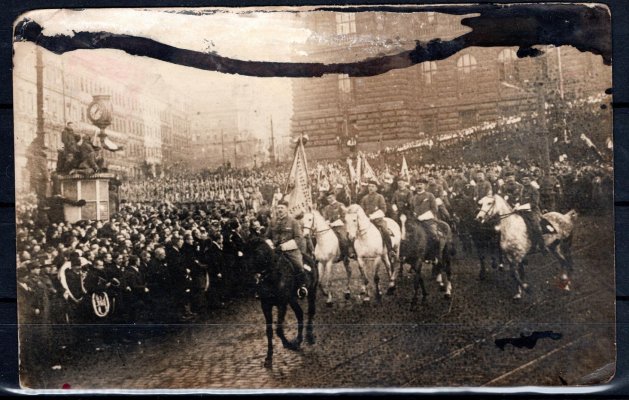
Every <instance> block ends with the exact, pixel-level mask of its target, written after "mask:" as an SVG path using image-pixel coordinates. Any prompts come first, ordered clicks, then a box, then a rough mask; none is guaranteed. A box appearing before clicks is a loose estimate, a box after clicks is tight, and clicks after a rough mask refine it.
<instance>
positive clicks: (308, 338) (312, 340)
mask: <svg viewBox="0 0 629 400" xmlns="http://www.w3.org/2000/svg"><path fill="white" fill-rule="evenodd" d="M306 343H308V344H309V345H313V344H315V337H314V335H310V334H308V335H306Z"/></svg>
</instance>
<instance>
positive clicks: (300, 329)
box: [289, 298, 304, 350]
mask: <svg viewBox="0 0 629 400" xmlns="http://www.w3.org/2000/svg"><path fill="white" fill-rule="evenodd" d="M289 304H290V308H292V309H293V312H294V313H295V318H297V338H296V339H295V340H294V341H293V342H291V347H292V349H293V350H294V349H298V348H299V346H300V345H301V343H302V342H303V341H304V311H303V310H302V308H301V306H300V305H299V302H297V300H296V299H295V298H291V300H290V302H289Z"/></svg>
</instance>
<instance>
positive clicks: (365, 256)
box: [345, 204, 402, 302]
mask: <svg viewBox="0 0 629 400" xmlns="http://www.w3.org/2000/svg"><path fill="white" fill-rule="evenodd" d="M385 221H386V223H387V227H388V228H389V230H390V231H391V244H392V247H393V250H394V252H395V254H396V259H398V260H399V257H400V238H401V236H402V234H401V230H400V226H399V225H398V224H397V223H396V222H395V221H393V220H392V219H390V218H385ZM345 227H346V228H347V234H348V237H349V240H350V241H354V250H356V258H357V261H358V268H359V269H360V273H361V275H362V277H363V285H362V288H361V289H362V293H364V297H363V301H364V302H368V301H370V297H369V290H368V286H369V279H368V278H367V275H366V274H365V266H366V265H369V266H371V265H372V263H373V266H374V275H373V276H374V278H373V279H374V285H375V293H376V299H377V300H380V297H381V295H382V293H381V292H380V288H379V286H378V283H379V282H380V277H379V276H378V271H379V268H380V264H381V263H382V264H384V265H385V266H386V270H387V274H388V276H389V289H394V288H395V278H396V276H395V275H396V274H397V270H396V269H394V268H392V266H391V262H392V260H389V255H388V254H387V248H386V245H385V244H384V242H383V240H382V235H381V233H380V231H379V230H378V228H377V227H376V226H375V225H374V224H373V223H372V222H371V221H370V220H369V217H368V216H367V214H365V211H364V210H363V209H362V208H361V207H360V206H359V205H358V204H352V205H350V206H349V208H348V209H347V212H346V214H345ZM390 292H392V290H390Z"/></svg>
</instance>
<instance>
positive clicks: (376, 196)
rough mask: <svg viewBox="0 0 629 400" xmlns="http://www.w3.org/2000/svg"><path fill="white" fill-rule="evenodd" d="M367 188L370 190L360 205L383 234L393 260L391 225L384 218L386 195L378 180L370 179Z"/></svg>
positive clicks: (390, 257) (390, 258)
mask: <svg viewBox="0 0 629 400" xmlns="http://www.w3.org/2000/svg"><path fill="white" fill-rule="evenodd" d="M367 190H368V191H369V192H368V193H367V194H366V195H365V196H363V198H362V199H360V206H361V207H362V208H363V210H365V213H366V214H367V216H369V219H370V220H371V222H372V223H373V224H374V225H375V226H376V227H377V228H378V230H379V231H380V233H381V234H382V240H383V241H384V244H385V246H386V247H387V251H388V252H389V260H392V259H393V258H394V256H395V254H394V252H393V245H392V243H391V235H390V234H389V227H388V226H387V222H386V221H385V220H384V213H385V212H386V210H387V204H386V202H385V201H384V196H382V195H381V194H380V193H378V182H376V181H374V180H372V181H369V186H368V188H367ZM378 211H379V212H378Z"/></svg>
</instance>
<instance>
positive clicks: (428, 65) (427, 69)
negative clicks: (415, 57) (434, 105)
mask: <svg viewBox="0 0 629 400" xmlns="http://www.w3.org/2000/svg"><path fill="white" fill-rule="evenodd" d="M421 68H422V75H423V76H424V83H426V84H427V85H430V84H431V83H432V80H433V75H434V74H435V73H437V63H436V62H434V61H426V62H423V63H421Z"/></svg>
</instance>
